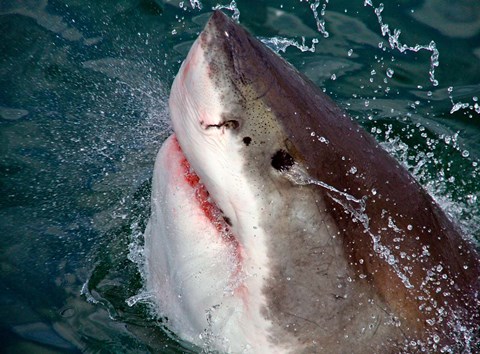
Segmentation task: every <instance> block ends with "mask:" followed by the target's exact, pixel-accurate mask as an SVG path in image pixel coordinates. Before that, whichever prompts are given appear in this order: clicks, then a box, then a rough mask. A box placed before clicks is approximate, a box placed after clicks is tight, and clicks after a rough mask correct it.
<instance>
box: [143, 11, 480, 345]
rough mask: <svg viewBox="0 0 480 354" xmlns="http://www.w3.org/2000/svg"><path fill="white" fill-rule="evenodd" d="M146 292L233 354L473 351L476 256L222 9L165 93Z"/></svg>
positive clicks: (394, 168)
mask: <svg viewBox="0 0 480 354" xmlns="http://www.w3.org/2000/svg"><path fill="white" fill-rule="evenodd" d="M169 107H170V113H171V120H172V125H173V130H174V134H173V135H172V136H171V137H169V138H168V139H167V140H166V141H165V142H164V144H163V146H162V147H161V149H160V151H159V153H158V156H157V159H156V163H155V171H154V176H153V182H152V204H151V205H152V214H151V218H150V221H149V223H148V226H147V229H146V231H145V256H146V274H147V280H146V287H147V289H148V291H150V292H151V293H152V294H153V295H154V301H155V304H156V307H157V310H158V312H159V313H160V315H161V316H163V317H165V318H166V323H167V326H168V327H169V329H170V330H172V331H173V332H174V333H175V334H177V335H178V336H179V337H180V338H182V339H184V340H187V341H190V342H192V343H194V344H197V345H199V346H200V347H203V348H205V349H206V350H211V351H218V352H231V353H368V352H375V353H399V352H440V351H444V352H462V351H463V352H475V351H476V350H478V345H479V323H480V312H479V304H480V300H479V291H480V280H479V276H480V266H479V256H478V253H477V251H476V249H475V247H474V246H472V245H471V244H470V243H469V242H467V241H466V240H465V238H464V237H462V235H461V233H460V232H459V229H458V228H457V227H456V226H455V225H454V224H453V223H452V222H451V221H450V220H449V218H448V217H447V216H446V215H445V213H444V212H443V211H442V209H441V208H440V207H439V206H438V205H437V204H436V203H435V201H434V200H433V199H432V197H431V196H430V195H429V194H428V193H427V192H426V191H425V190H424V189H423V188H422V187H421V186H420V185H419V183H418V182H417V181H416V180H415V179H414V178H413V177H412V176H411V175H410V174H409V173H408V172H407V171H406V170H405V169H404V168H403V167H402V166H401V165H400V164H399V163H398V162H397V161H396V160H395V159H394V158H392V157H391V156H390V155H389V154H388V153H387V152H386V151H384V150H383V149H382V148H381V147H380V146H379V144H378V143H377V142H376V141H375V139H374V138H373V137H372V136H370V135H369V134H368V133H367V132H365V131H364V130H363V129H362V128H361V127H360V126H359V125H358V124H357V123H356V122H355V121H353V120H352V119H351V118H350V117H348V116H347V114H346V113H345V112H344V111H343V110H342V109H340V108H339V107H338V106H337V105H336V104H335V103H333V101H332V100H331V99H330V98H328V97H327V96H326V95H325V94H323V93H322V91H321V90H319V89H318V88H317V87H316V86H315V85H314V84H313V83H312V82H311V81H309V80H308V79H307V78H306V77H305V76H304V75H302V74H301V73H299V72H298V71H297V70H296V69H295V68H294V67H292V66H291V65H290V64H288V63H287V62H286V61H285V60H283V59H282V58H281V57H280V56H278V55H277V54H275V53H273V52H272V51H271V50H270V49H268V48H267V47H266V46H265V45H264V44H262V43H261V42H260V41H258V40H257V39H256V38H254V37H253V36H252V35H250V34H249V33H248V32H247V31H246V30H245V29H243V28H242V27H241V26H240V25H238V24H236V23H235V22H233V21H232V20H230V19H229V18H228V17H227V16H225V15H224V14H223V13H222V12H220V11H215V12H214V13H213V15H212V17H211V18H210V20H209V21H208V23H207V24H206V26H205V29H204V30H203V32H202V33H201V34H200V36H199V37H198V39H197V40H196V41H195V42H194V44H193V45H192V48H191V49H190V52H189V53H188V56H187V58H186V60H185V61H184V62H183V64H182V66H181V68H180V70H179V73H178V75H177V76H176V78H175V80H174V83H173V85H172V88H171V94H170V99H169Z"/></svg>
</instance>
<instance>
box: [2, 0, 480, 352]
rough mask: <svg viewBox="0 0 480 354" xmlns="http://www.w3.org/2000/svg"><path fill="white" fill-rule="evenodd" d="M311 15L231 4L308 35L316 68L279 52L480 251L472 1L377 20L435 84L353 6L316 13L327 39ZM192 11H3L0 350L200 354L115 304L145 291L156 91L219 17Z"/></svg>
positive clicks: (262, 30)
mask: <svg viewBox="0 0 480 354" xmlns="http://www.w3.org/2000/svg"><path fill="white" fill-rule="evenodd" d="M314 3H315V2H314V1H310V2H307V1H303V2H302V1H300V0H290V1H274V0H270V1H258V0H255V1H254V0H250V1H245V0H244V1H242V0H238V3H237V7H238V10H239V12H240V22H241V23H242V24H243V25H244V26H246V27H247V28H248V29H249V30H250V31H251V32H253V33H254V34H255V35H256V36H259V37H261V38H263V39H264V40H269V39H270V42H271V39H272V38H277V39H279V38H288V39H290V40H294V41H296V42H298V43H301V42H302V36H303V37H305V45H306V46H308V47H311V45H312V40H313V39H317V40H318V43H317V44H316V45H315V43H313V44H314V45H315V52H314V53H313V52H310V51H300V50H299V49H297V48H296V47H294V46H290V47H288V48H287V50H286V52H285V53H281V54H282V55H283V56H284V57H285V58H287V59H288V60H289V61H290V62H292V63H293V64H294V65H295V66H296V67H297V68H298V69H299V70H301V71H303V72H305V73H306V74H307V75H308V76H309V77H310V78H311V79H312V80H313V81H315V82H316V83H317V84H318V85H319V86H321V87H323V88H325V90H326V92H327V93H328V94H330V95H331V96H332V97H333V98H334V99H335V100H336V101H337V102H338V103H339V104H340V105H341V106H342V107H344V108H345V109H346V110H347V111H348V112H349V113H350V114H351V115H352V116H353V117H355V118H356V119H357V120H358V121H359V122H360V123H361V124H362V125H363V126H364V127H365V128H366V129H367V130H368V131H370V132H371V133H373V134H374V135H375V136H376V137H377V138H378V139H379V140H380V141H382V142H384V146H385V148H386V149H387V150H388V151H390V152H391V153H392V154H393V155H394V156H396V157H397V158H398V159H399V160H400V161H401V162H402V163H403V164H404V165H405V166H407V167H408V168H409V169H410V171H411V172H412V173H413V174H414V175H415V177H416V178H417V179H419V180H420V181H421V183H422V184H423V185H424V186H425V187H426V188H427V189H428V190H429V191H430V192H431V193H432V194H433V195H434V197H435V198H436V199H437V200H438V201H439V202H440V204H441V205H442V206H443V207H444V208H445V209H446V210H447V212H448V213H449V214H450V216H451V217H452V218H453V219H455V220H456V221H457V222H458V223H459V224H460V225H461V226H462V228H463V229H464V230H465V234H466V235H467V237H472V238H474V239H476V240H480V227H479V223H480V183H479V182H480V177H479V176H480V167H479V160H480V108H478V104H480V84H479V83H480V3H479V2H478V1H469V0H461V1H455V2H451V1H447V0H438V1H433V0H428V1H421V2H420V1H408V0H403V1H401V0H399V1H391V2H388V3H387V2H386V5H385V7H384V10H383V12H382V13H381V16H382V23H384V24H388V25H389V29H390V30H391V33H392V34H393V33H394V29H400V30H401V35H400V37H399V41H400V42H401V44H406V45H407V46H409V47H415V45H416V44H420V45H429V43H430V42H431V41H434V43H435V46H436V48H437V49H438V51H439V53H440V56H439V66H438V67H435V72H434V76H435V77H434V79H435V80H438V85H436V86H435V85H434V84H433V82H432V80H431V79H430V76H429V70H430V69H431V63H432V61H431V55H432V52H431V51H428V50H420V51H418V52H413V51H411V50H406V51H405V52H403V53H402V52H400V51H399V50H398V49H392V48H391V47H390V45H389V42H388V38H387V37H388V36H387V37H382V31H381V28H380V24H379V19H378V18H377V16H376V15H375V12H374V9H373V8H372V7H371V6H368V5H364V1H363V0H361V1H360V0H359V1H346V0H343V1H335V0H330V1H329V3H328V4H327V6H326V11H325V15H324V16H322V14H321V9H322V6H323V5H324V4H325V1H319V7H318V9H317V10H318V14H319V17H320V18H323V19H324V20H325V30H326V31H327V32H328V34H329V35H328V37H325V36H324V35H323V34H321V33H319V32H318V30H317V25H316V22H315V18H314V13H313V12H312V10H311V9H310V4H314ZM201 4H202V8H201V9H199V8H198V7H197V6H193V7H192V4H191V3H190V1H184V2H183V7H181V6H180V2H179V1H173V0H172V1H166V0H165V1H161V0H121V1H103V2H102V1H81V0H70V1H47V0H44V1H40V0H39V1H34V0H30V1H16V0H2V1H1V2H0V38H1V41H0V237H1V238H0V250H1V253H0V267H1V277H0V336H1V338H0V352H5V353H59V352H88V353H110V352H112V353H122V352H124V353H136V352H139V353H140V352H141V353H143V352H162V353H179V352H190V351H191V352H195V351H196V350H195V348H191V347H189V346H188V344H186V343H180V342H179V341H177V340H176V339H175V338H174V337H173V336H172V335H170V334H168V333H166V332H165V331H164V330H163V329H162V327H161V321H160V320H159V319H156V318H155V316H153V315H152V313H151V311H150V309H149V307H148V305H147V304H145V303H144V302H138V303H137V304H135V305H134V306H129V305H128V304H127V302H126V300H127V299H129V298H131V297H132V296H135V295H137V294H139V293H140V292H141V288H142V284H143V283H142V278H141V274H140V273H139V271H138V262H141V245H142V231H143V228H144V226H145V223H146V221H147V218H148V215H149V193H150V181H151V174H152V170H153V162H154V158H155V153H156V151H157V149H158V148H159V146H160V144H161V142H162V141H163V139H165V137H166V136H167V135H168V133H169V123H168V113H167V107H166V104H167V97H168V91H169V87H170V84H171V82H172V80H173V77H174V75H175V73H176V71H177V70H178V68H179V65H180V63H181V60H183V58H184V56H185V55H186V53H187V51H188V49H189V46H190V44H191V43H192V41H193V40H194V39H195V37H196V36H197V34H198V33H199V31H200V30H201V28H202V26H203V25H204V23H205V22H206V20H207V18H208V16H209V14H210V13H211V9H212V6H214V5H217V2H211V1H201ZM221 4H223V5H228V2H226V1H224V2H221ZM373 5H374V7H375V8H377V7H378V6H379V2H376V1H374V2H373ZM226 13H227V14H229V15H232V14H233V12H232V11H229V10H226ZM379 43H381V45H380V44H379ZM389 69H390V70H389ZM391 70H392V71H393V72H392V71H391ZM450 87H451V89H449V88H450ZM462 103H463V105H460V104H462ZM455 104H457V105H456V106H455ZM475 104H477V106H475ZM455 108H458V110H456V111H455ZM82 289H83V291H82Z"/></svg>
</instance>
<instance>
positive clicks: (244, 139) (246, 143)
mask: <svg viewBox="0 0 480 354" xmlns="http://www.w3.org/2000/svg"><path fill="white" fill-rule="evenodd" d="M251 142H252V138H250V137H249V136H246V137H245V138H243V143H244V144H245V145H247V146H248V145H250V143H251Z"/></svg>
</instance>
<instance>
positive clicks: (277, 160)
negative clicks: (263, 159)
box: [272, 149, 295, 171]
mask: <svg viewBox="0 0 480 354" xmlns="http://www.w3.org/2000/svg"><path fill="white" fill-rule="evenodd" d="M294 162H295V160H294V159H293V157H292V155H290V154H289V153H288V152H286V151H285V150H282V149H280V150H278V151H277V152H276V153H275V154H274V155H273V156H272V167H273V168H274V169H276V170H278V171H288V170H289V169H290V167H292V165H293V164H294Z"/></svg>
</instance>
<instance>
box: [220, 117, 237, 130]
mask: <svg viewBox="0 0 480 354" xmlns="http://www.w3.org/2000/svg"><path fill="white" fill-rule="evenodd" d="M223 126H224V127H225V128H228V129H237V128H238V127H239V126H240V123H238V120H235V119H231V120H227V121H226V122H225V123H224V124H223Z"/></svg>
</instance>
